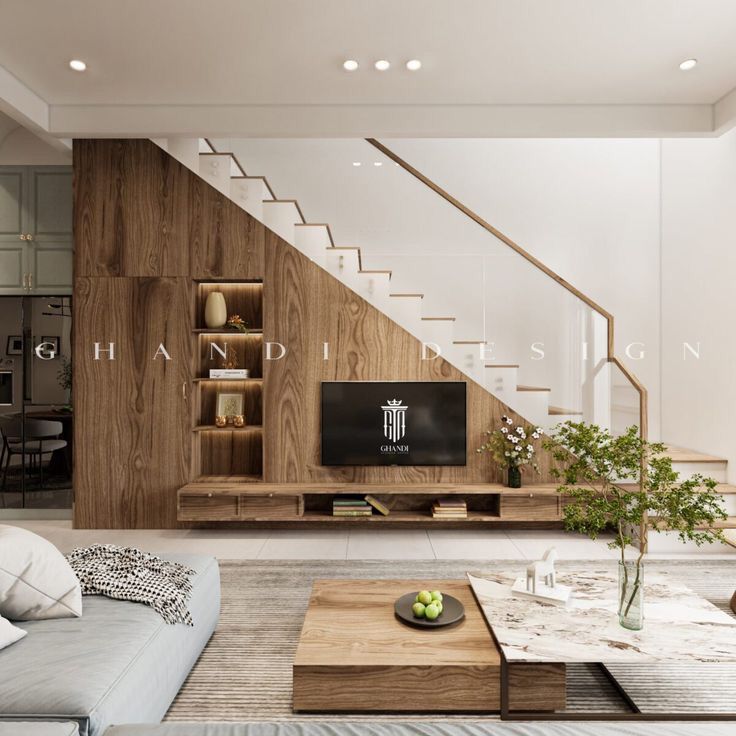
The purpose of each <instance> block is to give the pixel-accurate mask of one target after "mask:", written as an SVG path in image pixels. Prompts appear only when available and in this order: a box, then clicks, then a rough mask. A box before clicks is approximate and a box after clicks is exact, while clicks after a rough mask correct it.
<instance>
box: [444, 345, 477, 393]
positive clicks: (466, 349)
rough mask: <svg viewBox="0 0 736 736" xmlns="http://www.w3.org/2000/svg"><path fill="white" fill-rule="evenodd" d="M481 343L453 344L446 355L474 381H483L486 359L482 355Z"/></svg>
mask: <svg viewBox="0 0 736 736" xmlns="http://www.w3.org/2000/svg"><path fill="white" fill-rule="evenodd" d="M480 347H481V346H479V345H452V346H451V347H450V349H449V351H448V353H447V354H446V355H445V357H446V358H447V360H449V361H450V363H452V364H453V365H454V366H455V367H456V368H458V369H460V370H461V371H462V372H463V373H465V375H467V376H470V378H472V379H473V380H474V381H477V382H478V383H481V384H482V383H483V381H484V380H485V376H484V375H483V371H484V364H485V359H484V358H482V357H481V354H480Z"/></svg>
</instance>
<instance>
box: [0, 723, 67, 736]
mask: <svg viewBox="0 0 736 736" xmlns="http://www.w3.org/2000/svg"><path fill="white" fill-rule="evenodd" d="M78 735H79V726H78V725H77V723H76V722H72V721H56V722H54V721H47V722H43V721H2V722H0V736H78Z"/></svg>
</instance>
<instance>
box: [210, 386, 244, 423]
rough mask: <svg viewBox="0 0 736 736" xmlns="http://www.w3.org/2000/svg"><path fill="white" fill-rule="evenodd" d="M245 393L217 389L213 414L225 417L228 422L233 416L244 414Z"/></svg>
mask: <svg viewBox="0 0 736 736" xmlns="http://www.w3.org/2000/svg"><path fill="white" fill-rule="evenodd" d="M244 406H245V394H244V393H243V392H242V391H241V392H232V391H218V392H217V401H216V403H215V416H218V417H227V420H228V421H229V422H230V421H232V418H233V417H234V416H239V415H243V414H245V411H244Z"/></svg>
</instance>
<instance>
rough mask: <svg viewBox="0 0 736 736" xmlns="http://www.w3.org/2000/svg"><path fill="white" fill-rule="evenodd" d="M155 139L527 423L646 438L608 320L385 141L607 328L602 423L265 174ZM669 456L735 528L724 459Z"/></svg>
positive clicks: (733, 490)
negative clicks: (367, 256)
mask: <svg viewBox="0 0 736 736" xmlns="http://www.w3.org/2000/svg"><path fill="white" fill-rule="evenodd" d="M153 142H154V143H156V144H157V145H158V146H159V147H161V148H162V149H163V150H165V151H167V152H168V153H169V154H170V155H172V156H173V157H174V158H176V159H177V160H178V161H180V162H181V163H182V164H183V165H185V166H186V167H187V168H189V169H190V170H191V171H193V172H194V173H196V174H198V175H199V176H200V177H201V178H202V179H204V180H205V181H207V182H208V183H209V184H210V185H212V186H213V187H214V188H215V189H217V190H218V191H220V192H221V193H222V194H224V195H225V196H226V197H228V198H229V199H231V200H232V201H233V202H234V203H236V204H237V205H238V206H240V207H241V208H242V209H244V210H245V211H246V212H248V213H249V214H250V215H252V216H253V217H254V218H255V219H257V220H259V221H260V222H262V223H263V224H264V225H266V226H267V227H268V228H270V229H271V230H273V231H274V232H275V233H276V234H278V235H279V236H280V237H281V238H282V239H283V240H285V241H286V242H288V243H290V244H291V245H293V246H294V247H295V248H297V249H298V250H299V251H300V252H302V253H303V254H304V255H305V256H307V257H308V258H309V259H310V260H312V261H313V262H314V263H315V264H317V265H318V266H320V267H321V268H323V269H325V270H326V271H327V272H329V273H330V274H332V275H333V276H334V277H335V278H337V279H338V280H339V281H341V282H342V283H343V284H345V285H346V286H347V287H349V288H350V289H352V290H353V291H354V292H355V293H356V294H358V295H360V296H361V297H362V298H364V299H365V300H366V301H368V302H369V303H370V304H372V305H373V306H375V307H376V308H377V309H379V310H380V311H381V312H383V313H384V314H386V315H387V316H389V317H390V318H391V319H392V320H393V321H394V322H396V323H398V324H399V325H401V326H402V327H403V328H404V329H406V330H407V331H408V332H409V333H411V334H412V335H413V336H414V337H416V338H417V339H419V340H420V341H422V342H423V343H424V344H425V346H426V353H427V356H428V357H432V356H433V355H437V354H441V355H442V357H443V358H445V359H446V360H447V361H449V362H450V363H452V364H453V365H454V366H455V367H456V368H457V369H458V370H460V371H462V372H463V373H464V374H465V375H466V376H468V378H470V379H472V380H473V381H475V382H477V383H478V384H480V385H481V386H483V387H484V388H485V389H486V390H488V391H489V392H490V393H491V394H493V395H494V396H496V397H497V398H499V399H500V400H501V401H503V402H504V403H505V404H506V405H507V406H509V407H510V408H511V409H513V410H514V411H516V412H517V413H518V414H520V415H521V416H523V417H525V418H526V419H527V420H528V421H529V422H530V423H532V424H534V425H537V426H542V427H543V428H545V429H547V430H549V429H550V428H552V427H554V426H555V425H557V424H559V423H561V422H564V421H567V420H572V421H583V420H585V421H596V423H599V424H602V425H603V426H608V427H609V428H610V429H611V431H612V432H614V433H616V432H618V431H622V430H623V429H625V427H627V426H630V425H631V424H638V425H639V426H640V429H641V431H642V434H643V435H644V436H645V435H646V391H645V390H644V389H643V387H642V386H641V384H639V383H638V381H637V380H636V379H635V378H634V377H633V376H632V375H631V374H630V373H629V372H628V371H627V370H626V369H625V367H624V366H623V365H622V364H621V363H620V361H618V360H617V359H616V358H615V357H612V355H611V352H612V345H613V331H612V330H613V327H612V325H613V322H612V317H611V316H610V315H609V314H608V313H607V312H605V311H604V310H602V309H601V308H600V307H598V305H596V304H595V303H594V302H592V301H591V300H589V299H588V298H587V297H586V296H585V295H584V294H582V293H581V292H579V291H577V290H576V289H575V288H574V287H572V286H571V285H570V284H567V283H566V282H565V281H564V280H563V279H562V278H561V277H559V276H558V275H557V274H555V273H553V272H551V271H550V270H549V269H548V268H547V267H546V266H544V264H541V263H539V262H538V261H536V259H534V258H533V257H531V256H529V255H528V254H527V253H526V252H524V251H523V250H522V249H521V248H520V247H519V246H517V245H516V244H515V243H513V242H512V241H510V240H509V239H508V238H506V236H504V235H503V234H502V233H499V232H498V231H497V230H495V228H493V227H492V226H490V225H488V223H486V222H485V221H483V220H482V219H481V218H480V217H478V216H477V215H475V213H473V212H472V211H470V210H468V209H467V208H465V207H464V206H463V205H462V204H460V203H459V202H457V201H456V200H454V199H453V198H452V197H450V196H449V195H448V194H447V193H446V192H444V191H443V190H441V189H440V188H439V187H438V186H437V185H435V184H434V183H433V182H431V181H430V180H428V179H426V177H424V176H423V175H422V174H420V173H419V172H417V171H416V170H415V169H413V168H412V167H411V166H410V165H408V164H406V162H403V161H402V160H401V159H399V158H398V157H397V156H395V155H394V154H393V153H392V152H391V151H390V150H389V149H386V148H385V147H384V146H383V145H382V144H380V143H378V142H376V141H369V142H371V143H372V144H373V145H374V146H375V147H376V148H378V149H379V150H380V151H381V152H382V153H384V154H385V155H386V156H388V157H389V158H391V159H393V160H394V161H395V162H396V164H397V165H400V166H403V167H404V168H405V169H406V170H407V171H408V172H409V173H410V174H412V175H413V176H415V177H416V178H418V179H420V180H421V181H422V183H424V184H425V185H426V186H428V187H429V188H431V189H434V190H435V192H437V193H438V194H440V196H443V197H444V198H445V199H447V200H448V201H449V202H450V203H451V204H452V205H453V206H454V207H456V208H458V209H460V210H461V211H462V212H463V213H464V214H465V215H467V216H468V217H470V218H471V219H473V220H475V221H476V222H477V223H478V224H480V225H481V226H482V227H485V228H486V229H487V230H489V232H491V233H492V234H493V235H494V236H495V237H496V238H498V239H499V240H501V241H502V242H503V243H505V244H506V245H508V246H509V247H510V248H512V249H513V250H516V251H517V252H520V253H521V254H523V255H524V257H526V258H527V260H529V261H531V262H532V264H533V265H534V266H536V268H538V269H539V270H541V271H543V272H544V273H546V274H547V275H548V276H550V277H551V278H552V279H553V280H554V281H556V282H557V283H558V284H560V285H561V286H563V287H564V288H566V289H568V291H570V292H571V293H572V294H573V295H574V296H576V297H577V298H579V299H580V300H581V301H582V302H584V303H585V304H587V305H588V306H589V307H591V308H592V309H593V310H594V311H595V312H597V313H598V314H599V315H601V316H603V318H604V319H605V320H606V321H607V325H604V340H605V341H606V342H607V353H606V356H607V357H606V358H605V359H604V360H600V361H599V363H598V368H597V369H596V371H600V369H601V368H600V366H601V364H602V363H606V364H607V366H608V367H609V368H610V371H611V376H612V377H611V379H610V383H609V387H610V394H611V395H610V401H609V407H608V410H607V413H604V416H603V418H602V420H601V418H600V417H599V416H598V415H595V416H590V415H588V414H587V413H586V412H585V411H583V408H582V407H580V406H576V407H570V406H568V407H563V406H557V405H554V404H552V403H551V402H550V396H551V393H552V388H551V387H549V386H538V385H527V384H524V383H521V382H520V381H522V380H523V376H520V375H519V374H520V370H521V369H520V366H519V365H518V364H511V363H497V362H495V361H489V360H487V359H485V357H484V356H485V352H484V349H485V348H486V347H487V346H486V343H485V341H484V340H478V339H469V337H471V336H468V335H467V334H463V332H462V331H461V330H462V328H459V326H458V320H457V318H456V317H455V316H452V315H445V314H441V315H438V314H431V313H427V310H426V309H425V308H424V297H425V294H423V293H405V292H401V291H397V290H394V289H393V288H392V271H391V270H381V269H367V268H365V264H364V263H363V258H362V253H361V249H360V247H359V246H357V245H354V244H342V243H339V244H338V243H336V242H335V239H334V238H333V234H332V231H331V230H330V226H329V224H327V223H313V222H308V221H307V219H306V217H305V214H304V212H303V211H302V209H301V208H300V206H299V203H298V202H297V201H296V200H294V199H279V198H278V197H277V195H276V193H275V192H274V189H273V188H272V187H271V185H270V184H269V182H268V180H267V179H266V177H265V176H260V175H258V176H253V175H249V174H247V173H246V170H245V168H244V167H243V165H242V164H241V162H240V161H238V159H237V158H236V156H235V155H234V154H233V153H230V152H225V151H217V150H215V147H214V146H213V144H212V143H211V142H210V141H209V140H208V139H205V138H199V139H180V138H175V139H154V141H153ZM606 332H607V334H605V333H606ZM614 374H615V375H614ZM669 452H670V454H671V456H672V459H673V467H674V469H675V470H677V471H678V472H680V473H681V475H682V477H684V478H687V477H689V476H690V475H692V474H694V473H701V474H703V475H705V476H710V477H712V478H714V479H715V480H717V481H718V482H719V488H718V490H719V492H720V493H721V494H722V497H723V500H724V505H725V508H726V510H727V513H728V514H729V519H728V521H727V522H725V523H724V524H722V526H723V527H724V528H726V529H734V530H736V486H734V485H729V484H728V483H726V480H727V477H726V476H727V467H726V465H727V463H726V461H725V460H724V459H722V458H717V457H713V456H709V455H705V454H703V453H698V452H695V451H691V450H685V449H682V448H676V447H670V448H669ZM735 533H736V532H735ZM653 536H655V535H653ZM735 542H736V539H735Z"/></svg>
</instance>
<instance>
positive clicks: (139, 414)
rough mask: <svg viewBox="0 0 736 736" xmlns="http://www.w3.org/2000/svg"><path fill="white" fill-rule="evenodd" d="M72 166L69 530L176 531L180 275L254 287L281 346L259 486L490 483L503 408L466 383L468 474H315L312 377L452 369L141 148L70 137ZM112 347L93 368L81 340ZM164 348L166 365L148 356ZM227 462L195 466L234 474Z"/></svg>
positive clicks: (425, 374)
mask: <svg viewBox="0 0 736 736" xmlns="http://www.w3.org/2000/svg"><path fill="white" fill-rule="evenodd" d="M74 173H75V209H74V215H75V271H76V272H75V276H76V280H75V292H74V348H73V370H74V392H73V393H74V402H75V482H74V487H75V524H76V525H77V526H81V527H97V528H131V527H140V528H143V527H148V528H171V527H174V526H176V524H177V522H176V514H175V506H176V490H177V488H178V487H179V486H180V485H183V484H185V483H186V482H187V481H188V480H190V477H189V474H190V461H191V457H192V432H191V426H192V424H191V423H192V418H193V417H194V416H196V415H197V411H198V407H192V406H191V401H192V398H191V397H192V396H195V395H196V394H195V393H194V391H193V386H192V384H191V383H190V381H191V378H193V376H194V374H193V353H194V351H195V345H196V343H195V342H194V339H193V338H192V333H191V330H192V325H193V320H192V310H193V309H194V305H195V304H196V287H195V285H194V282H193V279H215V278H222V279H263V280H264V287H263V292H264V299H263V312H264V314H263V320H264V324H263V328H264V336H263V339H264V340H270V341H274V342H280V343H282V344H283V345H285V346H286V348H287V353H286V356H285V357H284V358H282V359H281V360H277V361H270V362H269V361H265V363H264V378H265V381H264V388H263V412H262V413H263V424H264V436H263V444H264V463H265V468H264V475H265V480H266V481H269V482H303V483H309V482H316V481H361V482H385V483H396V484H398V483H401V482H408V481H411V482H426V481H441V482H458V483H459V482H466V483H473V482H484V481H500V480H501V474H500V473H499V472H498V470H496V469H494V468H493V467H492V465H491V463H490V460H489V459H488V458H487V457H486V456H480V455H477V454H476V453H475V447H477V446H478V445H479V444H480V442H481V439H482V433H483V431H484V430H485V429H487V428H489V427H490V426H493V425H495V424H497V422H498V419H499V418H500V416H501V414H503V413H506V412H508V409H507V408H506V407H505V406H504V405H503V404H502V403H501V402H500V401H498V400H497V399H496V398H495V397H493V396H492V395H491V394H489V393H488V392H487V391H485V390H484V389H483V388H481V387H480V386H479V385H477V384H475V383H473V382H472V381H469V380H468V393H467V396H468V464H467V466H466V467H435V468H431V467H401V468H397V467H384V468H369V467H362V468H327V467H321V466H320V464H319V455H320V434H319V429H320V382H321V381H323V380H453V381H456V380H466V379H465V377H464V375H463V374H461V373H460V372H459V371H457V370H455V369H454V368H453V367H452V366H450V365H449V364H448V363H446V362H445V361H444V360H442V359H437V360H434V361H422V360H421V352H420V350H421V344H420V342H419V341H418V340H416V339H415V338H414V337H412V336H411V335H410V334H409V333H407V332H406V331H405V330H404V329H402V328H401V327H399V326H398V325H396V324H395V323H394V322H392V321H391V320H390V319H389V318H388V317H386V316H385V315H383V314H382V313H381V312H379V311H378V310H376V309H375V308H373V307H372V306H371V305H370V304H368V303H367V302H365V301H364V300H363V299H361V298H360V297H359V296H357V295H356V294H355V293H354V292H352V291H351V290H350V289H348V288H347V287H346V286H344V285H342V284H341V283H340V282H339V281H337V280H336V279H335V278H333V277H332V276H330V275H329V274H328V273H326V272H325V271H323V270H322V269H320V268H319V267H317V266H316V265H315V264H313V263H312V262H311V261H310V260H309V259H307V258H306V257H304V256H303V255H302V254H301V253H299V252H298V251H297V250H295V249H294V248H293V247H292V246H291V245H289V244H288V243H286V242H284V241H283V240H281V239H280V238H279V237H278V236H276V235H275V234H274V233H272V232H271V231H269V230H268V229H267V228H265V227H264V226H263V225H262V224H261V223H259V222H258V221H256V220H254V219H253V218H252V217H251V216H250V215H248V214H247V213H246V212H244V211H243V210H241V209H240V208H239V207H237V206H236V205H235V204H233V203H232V202H231V201H230V200H228V199H227V198H226V197H224V196H223V195H222V194H220V193H219V192H218V191H217V190H215V189H214V188H212V187H211V186H210V185H209V184H207V183H205V182H204V181H202V180H201V179H200V178H199V177H198V176H196V175H194V174H193V173H192V172H190V171H189V170H188V169H186V168H185V167H184V166H182V165H181V164H179V163H178V162H177V161H175V160H174V159H172V158H171V157H170V156H168V154H166V153H165V152H163V151H161V150H160V149H159V148H158V147H157V146H155V145H154V144H153V143H151V142H150V141H145V140H83V141H75V144H74ZM250 339H252V338H248V340H250ZM110 341H113V342H116V345H117V347H116V350H117V355H116V360H115V361H107V360H100V361H95V360H94V359H93V357H94V354H93V346H94V342H102V343H107V342H110ZM162 341H164V342H165V343H166V346H167V349H169V350H170V352H171V353H172V358H173V360H172V361H164V360H162V359H159V360H156V361H154V360H153V359H152V358H153V355H154V354H155V352H156V349H157V347H158V344H159V343H160V342H162ZM202 341H203V342H204V341H205V340H204V339H203V340H202ZM325 342H327V343H329V345H330V357H329V359H328V360H326V361H325V360H323V343H325ZM249 463H250V464H251V465H253V466H254V465H256V464H257V462H256V460H255V459H254V458H251V459H250V460H249ZM225 464H226V463H225V462H224V461H222V462H220V461H219V460H217V459H216V458H215V460H212V461H211V462H210V465H211V466H212V467H210V466H206V467H207V470H208V471H211V472H217V473H220V472H223V473H225V472H228V473H230V472H234V470H235V469H233V468H232V467H227V468H224V469H223V466H224V465H225ZM541 465H542V474H541V476H539V477H538V480H540V481H548V480H550V476H549V467H548V466H549V459H548V458H547V457H546V456H542V457H541Z"/></svg>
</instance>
